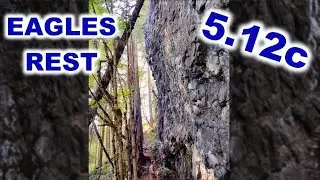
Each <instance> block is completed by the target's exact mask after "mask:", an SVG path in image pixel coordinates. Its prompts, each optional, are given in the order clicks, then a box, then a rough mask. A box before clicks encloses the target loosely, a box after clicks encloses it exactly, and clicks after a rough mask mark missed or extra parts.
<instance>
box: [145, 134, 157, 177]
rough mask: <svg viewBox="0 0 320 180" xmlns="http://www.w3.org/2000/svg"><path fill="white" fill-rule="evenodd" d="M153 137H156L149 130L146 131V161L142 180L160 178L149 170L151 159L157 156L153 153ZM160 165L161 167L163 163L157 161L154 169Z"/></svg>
mask: <svg viewBox="0 0 320 180" xmlns="http://www.w3.org/2000/svg"><path fill="white" fill-rule="evenodd" d="M153 138H154V137H153V136H152V135H150V133H148V132H145V133H144V143H143V154H144V156H145V159H146V163H145V165H144V166H143V172H142V178H141V180H158V178H157V177H156V176H154V175H152V174H150V172H149V169H150V166H151V160H154V157H155V156H154V154H153V141H154V140H153ZM156 162H157V161H156ZM159 167H161V164H159V163H156V164H155V168H154V169H157V168H159ZM156 171H157V170H156Z"/></svg>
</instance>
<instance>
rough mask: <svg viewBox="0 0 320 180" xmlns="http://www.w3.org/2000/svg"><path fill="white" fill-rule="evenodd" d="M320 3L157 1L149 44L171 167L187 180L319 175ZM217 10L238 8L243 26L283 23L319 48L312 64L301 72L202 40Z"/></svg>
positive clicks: (162, 145) (162, 144)
mask: <svg viewBox="0 0 320 180" xmlns="http://www.w3.org/2000/svg"><path fill="white" fill-rule="evenodd" d="M318 4H319V1H317V0H310V1H308V0H294V1H287V0H242V1H240V0H230V1H227V0H226V1H222V0H211V1H205V0H184V1H169V0H167V1H160V0H151V3H150V9H149V20H148V21H147V23H146V26H145V36H146V49H147V54H148V62H149V64H150V65H151V67H152V71H153V76H154V78H155V80H156V84H157V89H158V93H159V94H158V96H159V98H158V100H159V102H158V103H159V104H158V105H159V119H158V121H159V122H158V123H159V124H158V125H159V127H158V139H159V145H158V150H159V152H160V154H162V158H163V161H164V166H166V167H167V168H169V169H172V170H175V171H177V172H178V174H179V176H180V178H181V179H214V176H215V177H216V179H234V180H242V179H243V180H248V179H253V180H260V179H261V180H264V179H276V180H278V179H280V180H281V179H297V180H304V179H306V180H309V179H319V177H320V174H319V173H320V166H319V163H320V148H319V144H320V125H319V124H320V123H319V122H320V98H319V95H320V87H319V85H318V80H319V70H320V63H319V55H318V54H316V52H319V43H320V35H319V32H320V30H319V24H320V23H319V21H320V17H319V14H320V7H318ZM210 8H227V9H229V10H230V11H232V12H233V14H235V18H234V25H237V24H239V23H241V22H248V21H250V20H251V19H252V20H253V19H255V20H257V19H258V20H262V21H263V22H264V23H265V24H267V25H269V26H270V25H276V26H280V27H283V28H284V29H286V30H287V31H288V32H290V33H291V36H292V38H293V39H295V40H299V41H303V42H305V43H306V44H308V45H309V46H310V47H311V48H312V49H313V52H314V60H313V64H312V67H311V68H310V70H309V71H308V73H305V74H300V75H294V74H290V73H288V72H287V71H285V70H283V69H280V68H274V67H270V66H268V65H265V64H261V63H259V62H257V61H256V60H254V59H248V58H244V57H242V56H240V55H239V54H238V53H232V54H231V55H230V54H229V53H228V52H226V51H225V50H224V49H221V48H219V47H217V46H208V45H205V44H204V43H201V42H200V41H199V39H198V38H197V30H196V28H197V27H198V24H199V22H200V18H201V15H202V13H203V12H204V11H205V10H208V9H210ZM229 63H230V65H229ZM229 69H230V71H229ZM229 74H230V78H229ZM229 84H230V88H229ZM229 92H230V93H229ZM230 99H231V101H229V100H230ZM229 109H230V113H229ZM229 114H230V117H229ZM229 119H230V123H229ZM229 134H230V135H229ZM229 139H230V141H229Z"/></svg>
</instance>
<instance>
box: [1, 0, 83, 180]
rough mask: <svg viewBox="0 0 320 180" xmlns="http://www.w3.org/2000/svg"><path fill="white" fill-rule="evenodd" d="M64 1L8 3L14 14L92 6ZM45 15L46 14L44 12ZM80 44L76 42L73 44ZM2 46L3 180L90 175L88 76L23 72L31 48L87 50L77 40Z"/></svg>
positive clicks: (51, 179)
mask: <svg viewBox="0 0 320 180" xmlns="http://www.w3.org/2000/svg"><path fill="white" fill-rule="evenodd" d="M69 2H70V1H63V0H54V1H53V0H45V1H42V0H41V1H40V0H39V1H37V0H32V1H31V0H29V1H27V0H20V1H18V0H17V1H10V2H9V1H8V2H6V1H5V2H4V3H3V4H2V6H1V15H2V17H3V14H4V13H8V12H38V13H43V14H44V13H50V12H60V13H61V12H73V13H76V12H84V11H86V10H87V3H86V2H85V1H83V2H82V3H83V4H82V3H74V1H71V2H73V3H74V4H71V5H70V6H69ZM40 11H41V12H40ZM73 43H74V42H73ZM73 43H72V42H66V41H55V42H53V41H34V40H31V41H6V40H3V39H2V40H1V43H0V54H1V55H0V57H1V60H0V61H1V63H0V179H6V180H29V179H34V180H57V179H61V180H68V179H70V180H71V179H72V180H77V179H81V178H83V179H85V178H86V174H87V172H88V170H87V166H88V159H87V158H88V146H87V143H88V134H87V129H88V125H87V110H88V96H87V94H88V93H87V88H88V85H87V77H86V76H80V75H79V76H73V77H64V76H53V77H52V76H51V77H43V76H30V77H26V76H24V75H23V74H22V69H21V61H22V60H21V59H22V58H21V55H22V50H23V49H24V48H27V47H34V48H71V47H73V48H86V47H87V43H86V42H83V41H82V42H81V41H77V42H76V43H74V44H73Z"/></svg>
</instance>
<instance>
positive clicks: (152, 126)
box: [148, 66, 154, 128]
mask: <svg viewBox="0 0 320 180" xmlns="http://www.w3.org/2000/svg"><path fill="white" fill-rule="evenodd" d="M150 74H151V73H150V66H148V105H149V122H150V125H151V128H154V118H153V113H152V108H153V105H152V85H151V75H150Z"/></svg>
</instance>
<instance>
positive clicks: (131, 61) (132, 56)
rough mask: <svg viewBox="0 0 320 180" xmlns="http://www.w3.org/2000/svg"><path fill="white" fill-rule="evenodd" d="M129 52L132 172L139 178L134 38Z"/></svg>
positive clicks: (129, 44) (135, 177)
mask: <svg viewBox="0 0 320 180" xmlns="http://www.w3.org/2000/svg"><path fill="white" fill-rule="evenodd" d="M127 52H128V53H127V54H128V80H127V81H128V89H129V126H130V134H131V146H132V152H131V156H132V171H133V172H132V174H133V179H134V180H138V157H137V135H136V129H137V128H136V126H137V124H136V120H135V106H134V105H135V104H134V97H135V96H134V94H135V85H136V84H135V66H134V65H135V60H136V59H135V54H134V44H133V41H132V38H131V39H130V40H129V43H128V45H127Z"/></svg>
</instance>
